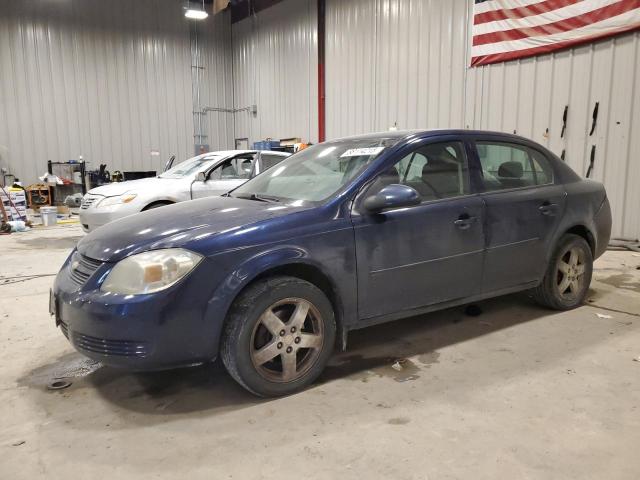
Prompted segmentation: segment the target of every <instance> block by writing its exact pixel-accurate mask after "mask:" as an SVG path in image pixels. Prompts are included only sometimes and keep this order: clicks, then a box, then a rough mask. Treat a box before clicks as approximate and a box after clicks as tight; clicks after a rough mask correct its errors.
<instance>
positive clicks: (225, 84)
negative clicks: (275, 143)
mask: <svg viewBox="0 0 640 480" xmlns="http://www.w3.org/2000/svg"><path fill="white" fill-rule="evenodd" d="M196 26H197V27H198V30H197V34H198V49H199V51H200V65H199V66H200V67H201V68H199V69H198V71H199V72H200V74H201V78H200V82H199V84H200V109H201V110H202V109H204V108H205V107H210V108H218V109H223V110H224V109H227V110H232V109H233V55H232V50H231V23H230V15H229V12H223V13H221V14H218V15H216V16H214V17H213V18H211V17H209V19H208V20H207V22H203V23H201V22H196ZM193 71H194V73H195V70H193ZM233 119H234V115H233V113H230V112H222V111H208V112H206V113H205V114H204V115H203V117H202V122H203V126H202V129H203V133H204V134H206V135H207V136H206V137H205V138H204V139H203V140H204V142H203V143H206V144H208V145H209V148H210V149H211V150H212V151H213V150H226V149H230V148H234V142H233V138H234V133H233ZM194 122H195V119H194ZM194 127H195V126H194ZM196 130H197V127H196Z"/></svg>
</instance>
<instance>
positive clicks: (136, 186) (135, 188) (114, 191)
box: [89, 177, 193, 197]
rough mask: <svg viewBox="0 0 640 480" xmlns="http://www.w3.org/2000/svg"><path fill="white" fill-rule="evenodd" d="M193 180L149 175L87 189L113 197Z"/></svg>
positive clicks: (151, 190)
mask: <svg viewBox="0 0 640 480" xmlns="http://www.w3.org/2000/svg"><path fill="white" fill-rule="evenodd" d="M192 182H193V178H158V177H149V178H141V179H139V180H129V181H126V182H114V183H109V184H107V185H102V186H100V187H96V188H92V189H91V190H89V193H90V194H91V195H102V196H104V197H115V196H118V195H123V194H124V193H126V192H134V193H137V194H141V193H146V192H156V193H157V192H158V189H161V190H164V189H166V188H167V187H169V186H171V188H174V187H175V186H176V185H177V184H178V183H181V184H182V183H184V185H185V186H187V187H188V185H190V184H191V183H192Z"/></svg>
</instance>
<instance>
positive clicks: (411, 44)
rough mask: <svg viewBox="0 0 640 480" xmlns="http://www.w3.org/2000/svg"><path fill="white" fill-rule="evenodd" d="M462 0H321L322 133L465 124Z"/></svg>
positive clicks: (465, 7)
mask: <svg viewBox="0 0 640 480" xmlns="http://www.w3.org/2000/svg"><path fill="white" fill-rule="evenodd" d="M466 15H467V4H466V3H465V2H464V1H450V2H442V1H441V0H349V1H343V0H327V27H326V28H327V51H326V65H327V67H326V68H327V70H326V83H327V100H326V102H327V137H328V138H335V137H339V136H344V135H350V134H356V133H361V132H365V131H371V130H386V129H387V128H389V127H390V126H392V125H394V124H397V126H398V128H437V127H451V126H455V127H463V126H464V108H465V105H464V103H465V102H464V100H465V98H464V95H463V93H464V91H465V90H464V83H465V78H466V68H465V58H466V40H465V39H466V37H465V35H466V28H467V23H466Z"/></svg>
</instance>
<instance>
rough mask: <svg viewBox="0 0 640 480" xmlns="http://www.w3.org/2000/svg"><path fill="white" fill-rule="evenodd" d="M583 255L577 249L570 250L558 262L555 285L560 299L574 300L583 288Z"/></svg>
mask: <svg viewBox="0 0 640 480" xmlns="http://www.w3.org/2000/svg"><path fill="white" fill-rule="evenodd" d="M584 273H585V255H584V252H583V251H582V250H581V249H579V248H575V247H574V248H570V249H569V250H567V251H566V252H565V253H564V255H562V256H561V257H560V259H559V260H558V268H557V274H556V285H557V287H558V291H559V293H560V296H561V297H564V298H574V297H575V296H577V295H579V294H580V292H581V291H582V288H583V287H584V280H585V276H584Z"/></svg>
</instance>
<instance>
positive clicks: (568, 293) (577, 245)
mask: <svg viewBox="0 0 640 480" xmlns="http://www.w3.org/2000/svg"><path fill="white" fill-rule="evenodd" d="M592 272H593V255H592V253H591V247H589V244H588V243H587V242H586V240H585V239H584V238H582V237H580V236H578V235H573V234H567V235H564V236H563V237H562V238H561V239H560V241H559V242H558V245H557V247H556V250H555V251H554V253H553V255H552V257H551V261H550V262H549V266H548V268H547V272H546V273H545V276H544V279H543V280H542V283H541V284H540V285H539V286H538V287H536V288H535V289H534V290H533V297H534V298H535V300H536V301H537V302H538V303H540V304H541V305H544V306H546V307H549V308H553V309H556V310H570V309H572V308H575V307H578V306H580V305H582V303H583V302H584V299H585V297H586V295H587V291H588V290H589V285H590V284H591V275H592Z"/></svg>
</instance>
